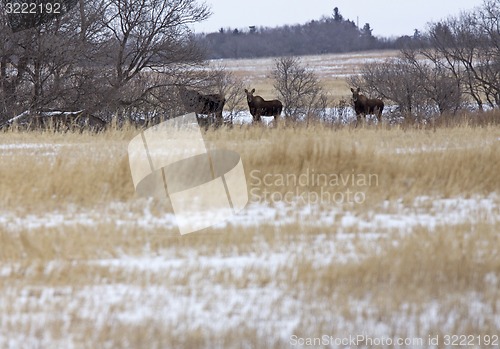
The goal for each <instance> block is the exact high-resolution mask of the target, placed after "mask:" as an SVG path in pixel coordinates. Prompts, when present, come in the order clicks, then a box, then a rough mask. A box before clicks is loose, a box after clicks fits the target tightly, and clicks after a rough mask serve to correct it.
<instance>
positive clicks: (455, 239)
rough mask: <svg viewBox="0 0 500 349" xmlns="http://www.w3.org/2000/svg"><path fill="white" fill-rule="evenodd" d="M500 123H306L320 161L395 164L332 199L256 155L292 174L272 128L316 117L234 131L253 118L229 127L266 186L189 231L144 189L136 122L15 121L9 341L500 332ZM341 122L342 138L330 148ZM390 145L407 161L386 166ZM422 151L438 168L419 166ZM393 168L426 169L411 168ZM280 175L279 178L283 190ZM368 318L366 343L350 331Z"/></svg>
mask: <svg viewBox="0 0 500 349" xmlns="http://www.w3.org/2000/svg"><path fill="white" fill-rule="evenodd" d="M497 131H498V129H495V128H493V129H487V130H474V129H472V130H471V129H457V130H455V131H453V130H452V131H439V132H438V135H437V136H436V135H434V134H432V133H428V132H424V131H417V132H418V133H417V132H414V131H412V132H413V133H412V132H404V131H397V130H392V131H390V130H389V131H380V130H378V131H377V130H375V129H373V130H371V129H365V130H356V131H354V130H352V129H351V130H348V129H346V130H345V131H338V132H333V131H317V130H316V131H311V133H305V134H304V139H307V141H306V140H305V141H304V142H310V139H311V135H314V136H315V137H317V138H318V141H317V142H316V143H314V142H313V143H312V145H311V146H310V148H311V149H312V150H311V151H310V152H308V151H309V150H307V148H308V147H309V145H308V144H309V143H298V145H297V151H294V154H296V156H297V157H298V158H301V154H302V153H301V151H304V152H305V153H304V154H309V155H308V156H309V158H306V157H303V159H307V161H311V164H309V165H308V166H312V167H313V168H318V164H321V163H324V162H327V163H329V162H336V165H335V166H336V168H337V167H342V166H344V167H345V168H346V169H348V170H347V175H349V174H350V173H351V168H354V167H355V166H358V165H359V162H360V161H363V163H365V164H366V165H363V166H365V167H366V169H365V167H360V168H359V171H360V172H361V173H367V172H368V171H369V170H373V171H375V172H377V173H378V176H379V177H377V183H376V187H375V186H374V187H373V188H368V189H367V190H364V189H363V199H364V200H363V202H360V203H356V202H346V200H343V201H339V202H337V201H336V200H335V199H332V197H330V196H328V197H327V198H329V200H325V199H324V198H323V200H318V190H317V188H316V189H315V188H311V187H309V186H302V185H301V184H300V183H299V185H298V187H299V188H298V189H300V190H298V191H297V192H296V191H295V189H296V188H295V187H294V186H293V185H289V186H288V187H286V188H284V189H283V190H284V191H285V192H293V193H297V194H298V195H294V196H286V199H285V196H282V195H283V190H282V191H278V190H277V189H279V188H277V186H278V185H277V184H276V182H273V183H267V184H266V182H264V185H262V183H258V182H259V179H257V175H256V174H255V173H254V174H252V171H251V170H254V171H255V169H256V168H259V169H261V170H262V171H264V170H266V171H268V172H269V173H273V176H274V177H273V178H274V179H275V180H276V179H277V178H279V177H277V176H278V174H279V173H286V172H287V171H289V170H290V168H289V167H286V165H279V160H278V159H279V157H276V158H274V157H273V158H269V159H274V160H272V161H270V160H267V159H268V158H267V156H268V155H266V154H267V153H272V152H277V153H279V152H280V151H283V152H285V153H284V154H285V155H286V154H288V153H287V152H288V150H287V149H288V147H284V146H283V147H281V148H280V146H278V149H277V148H276V147H273V148H270V145H271V144H276V145H277V144H282V143H280V142H281V139H282V138H283V139H289V138H290V134H296V133H297V132H300V131H296V130H289V131H283V132H284V133H286V134H284V135H281V134H279V133H278V132H280V131H269V132H271V133H270V135H269V138H267V140H266V136H265V135H264V136H262V133H263V132H265V131H264V130H259V129H257V130H256V131H248V132H250V135H248V134H247V133H248V132H247V133H245V132H246V131H244V130H243V131H241V130H240V131H233V132H235V133H237V132H240V133H239V134H236V135H234V136H231V135H229V134H228V136H227V137H234V138H232V139H228V140H227V143H226V144H228V145H232V146H233V147H234V148H235V150H236V151H238V152H240V153H241V155H242V159H243V160H244V164H245V166H246V170H247V172H248V173H249V174H250V175H249V176H248V178H247V182H248V185H249V193H250V202H249V204H248V205H247V207H246V208H245V209H244V210H243V211H242V212H240V213H239V214H238V215H237V216H235V217H233V218H232V219H230V220H228V221H226V222H223V223H220V224H218V225H216V226H214V227H212V228H209V229H206V230H204V231H201V232H196V233H192V234H188V235H186V236H180V235H179V233H178V230H177V225H176V221H175V216H174V214H173V213H172V212H171V211H169V210H168V209H166V208H165V206H166V205H165V204H164V203H161V202H157V201H155V200H153V199H139V198H136V197H134V196H133V195H132V194H131V192H132V191H133V188H132V189H131V188H130V186H131V180H130V178H129V177H127V176H128V173H127V171H128V168H127V167H128V163H127V159H126V148H127V142H128V139H130V137H129V136H122V135H119V136H113V137H114V138H112V139H95V140H94V139H92V138H85V137H92V136H70V135H61V136H56V138H57V139H55V140H54V139H51V138H50V137H51V136H50V135H48V136H44V135H38V136H36V137H34V138H38V139H32V140H29V139H26V138H25V136H23V135H20V136H19V137H18V136H16V134H14V135H12V136H9V137H12V139H11V140H10V141H9V142H5V143H1V144H0V154H1V155H0V158H1V162H2V164H3V165H2V167H1V168H0V170H1V171H2V174H3V178H4V181H3V182H4V183H5V182H9V181H13V182H12V183H17V187H16V185H7V184H2V185H3V186H1V189H2V192H3V196H2V201H1V204H2V209H1V215H0V238H1V244H0V245H1V246H0V255H1V256H2V260H3V263H2V265H1V266H0V277H1V278H2V283H1V286H0V287H1V289H0V292H1V293H0V294H1V296H0V314H2V315H1V317H0V347H1V348H69V349H71V348H295V347H297V348H306V347H307V348H310V347H318V348H320V347H327V348H346V347H352V348H355V347H356V348H372V347H380V348H394V347H401V348H408V347H412V348H448V347H449V348H451V347H454V346H452V345H451V344H450V345H447V344H446V338H445V336H447V335H474V336H480V337H481V338H480V339H481V340H483V344H484V340H485V338H486V337H485V336H491V340H492V343H493V342H494V338H495V337H494V336H498V335H500V333H499V332H498V330H497V329H498V328H500V312H498V311H497V309H500V301H499V299H500V297H499V291H498V290H499V289H500V288H499V286H500V261H499V258H500V257H498V256H500V253H499V252H500V251H499V249H500V244H499V241H498V231H499V227H500V194H499V193H500V191H499V189H500V182H498V177H497V175H496V174H495V173H497V172H496V169H497V167H498V164H495V163H493V162H487V161H490V160H491V159H496V158H497V155H495V154H498V150H500V138H498V132H497ZM251 132H256V134H257V135H254V133H251ZM272 132H276V133H272ZM287 132H288V133H287ZM304 132H306V131H304ZM307 132H309V131H307ZM448 133H449V134H450V135H449V136H448ZM353 135H354V137H353ZM216 136H217V134H216V135H215V136H213V137H214V138H215V137H216ZM44 137H49V138H48V140H47V139H45V138H44ZM68 137H69V138H68ZM71 137H75V138H76V139H75V140H72V139H71ZM78 137H80V138H78ZM322 137H323V138H322ZM412 137H416V138H412ZM464 137H466V138H467V139H468V141H467V142H463V140H464ZM209 138H210V137H209ZM337 138H339V139H340V140H339V141H338V142H339V143H335V142H334V143H332V145H331V149H330V148H328V147H326V146H325V148H318V144H327V142H326V141H325V139H333V140H335V139H337ZM301 139H302V138H301ZM356 139H358V140H356ZM359 139H363V140H364V141H363V142H361V141H360V140H359ZM267 142H270V143H269V144H268V143H267ZM297 142H299V141H297ZM464 143H465V144H466V146H462V145H464ZM340 144H342V149H343V150H341V149H340ZM103 145H105V146H103ZM375 145H376V146H375ZM280 149H282V150H280ZM314 149H316V150H314ZM255 153H257V154H258V155H257V156H256V155H255ZM365 153H366V155H364V154H365ZM477 154H485V155H484V156H485V157H484V159H482V158H481V159H478V161H477V163H474V164H470V166H471V167H470V169H469V168H467V169H466V170H467V171H476V170H477V172H472V173H471V178H464V179H463V180H462V182H463V188H462V187H461V185H460V183H462V182H461V181H458V180H457V181H455V180H454V178H453V174H456V175H457V176H458V175H462V173H461V171H462V168H463V167H464V166H465V167H466V165H464V164H467V162H469V163H470V162H471V161H470V160H467V159H468V158H469V157H470V158H471V159H474V158H478V157H479V155H477ZM280 156H281V155H280ZM294 156H295V155H294ZM481 156H482V155H481ZM315 157H318V160H317V161H316V162H314V161H313V160H314V159H315ZM462 157H465V160H462ZM370 159H375V161H374V162H373V163H371V162H370ZM349 161H350V162H349ZM385 161H390V162H389V164H392V166H385V167H380V169H379V167H377V166H379V163H382V162H385ZM431 161H434V162H431ZM344 162H346V164H344V165H343V163H344ZM405 162H408V164H406V163H405ZM414 162H415V163H416V164H415V165H413V163H414ZM427 162H428V163H427ZM66 163H68V164H66ZM269 163H274V164H272V167H269V166H270V165H269ZM403 163H405V165H404V166H405V167H404V168H403V167H401V168H399V167H397V166H396V165H397V164H403ZM436 164H440V165H439V166H442V168H443V169H446V171H448V172H445V173H446V175H445V176H444V177H446V178H442V177H440V174H441V172H439V171H440V170H439V169H437V168H436V167H439V166H436ZM481 164H483V165H482V166H484V167H483V168H479V169H478V168H477V167H480V166H481ZM30 166H31V167H30ZM101 166H102V167H106V166H109V167H111V168H112V170H113V171H109V173H108V172H106V171H107V170H104V169H102V170H101ZM266 166H267V167H266ZM279 166H281V167H279ZM291 166H295V165H294V163H291ZM325 166H326V165H325ZM401 166H403V165H401ZM411 166H415V167H411ZM422 167H427V168H428V169H429V170H428V171H427V172H431V173H432V172H433V171H436V175H435V176H434V175H428V176H429V177H425V179H424V180H423V181H422V183H419V182H418V181H419V178H420V177H423V176H424V174H423V173H418V170H419V168H422ZM73 168H75V170H74V172H71V173H70V174H68V176H66V175H65V174H64V173H65V171H68V169H73ZM324 168H325V169H327V168H329V167H324ZM391 168H394V171H399V172H401V173H403V172H404V171H403V170H404V169H405V168H408V169H407V171H408V173H409V174H406V175H403V176H404V177H405V178H402V179H401V178H399V176H398V175H397V173H393V172H392V171H393V170H391ZM448 168H449V170H448ZM17 169H18V170H17ZM29 169H31V170H30V171H32V172H26V171H29ZM382 169H383V170H382ZM261 170H259V171H261ZM16 171H17V172H16ZM99 171H102V172H99ZM325 171H326V170H325ZM384 171H385V172H384ZM80 172H81V173H80ZM94 172H97V174H93V173H94ZM115 172H118V173H119V175H114V174H113V173H115ZM352 172H354V169H353V170H352ZM10 173H14V174H12V175H10ZM16 173H19V174H16ZM248 173H247V174H248ZM259 173H260V172H259ZM467 173H469V172H467ZM475 173H483V176H482V178H479V176H478V175H476V174H475ZM492 173H493V174H492ZM412 175H414V177H412ZM23 176H24V178H22V177H23ZM33 178H34V179H33ZM54 178H55V179H54ZM259 178H260V177H259ZM16 180H17V181H18V182H15V181H16ZM443 180H444V181H443ZM26 181H27V182H28V183H27V184H26ZM66 181H68V183H69V182H71V183H72V184H73V185H72V186H67V185H66ZM432 181H435V182H436V183H430V182H432ZM441 181H443V183H441ZM456 183H459V185H458V187H457V186H456ZM266 186H269V187H271V188H270V189H272V190H274V191H275V192H274V195H271V196H269V197H268V198H264V197H263V195H262V190H265V189H266V188H267V187H266ZM399 186H401V187H399ZM441 187H442V188H443V189H442V190H441V189H439V188H441ZM426 188H427V189H426ZM428 188H431V189H432V188H438V189H439V190H434V189H432V190H431V189H428ZM329 189H332V188H329ZM333 189H335V190H339V191H340V190H345V188H343V187H342V188H337V187H335V188H333ZM119 190H123V192H120V191H119ZM30 195H32V198H31V199H30V197H29V196H30ZM99 195H100V196H99ZM91 196H99V199H95V200H94V199H92V198H90V197H91ZM365 199H366V200H365ZM353 336H354V337H356V338H357V340H359V341H357V342H356V345H353V344H352V342H351V345H350V346H349V345H345V344H342V340H345V339H348V338H352V337H353ZM436 336H439V343H438V344H436V345H434V344H431V343H430V342H429V341H430V338H431V337H432V338H435V337H436ZM318 340H320V341H319V342H318ZM401 340H402V342H401ZM474 340H476V341H477V340H479V339H477V338H476V339H474ZM374 341H375V344H373V343H374ZM398 342H400V343H410V342H411V343H412V344H411V345H399V344H397V345H396V344H395V343H398ZM473 347H475V348H480V347H485V346H484V345H479V344H477V345H475V346H473ZM493 347H497V346H493Z"/></svg>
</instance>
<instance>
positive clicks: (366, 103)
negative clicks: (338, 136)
mask: <svg viewBox="0 0 500 349" xmlns="http://www.w3.org/2000/svg"><path fill="white" fill-rule="evenodd" d="M359 91H360V88H359V87H358V88H357V89H356V90H355V89H353V88H351V92H352V101H353V102H354V111H355V112H356V116H357V120H356V126H358V122H359V120H361V116H363V117H364V118H365V119H366V115H367V114H374V115H376V116H377V119H378V122H379V123H380V122H381V121H382V111H383V110H384V102H382V100H381V99H378V98H373V99H370V98H367V97H366V96H364V95H362V94H360V93H359Z"/></svg>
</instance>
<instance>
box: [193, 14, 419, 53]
mask: <svg viewBox="0 0 500 349" xmlns="http://www.w3.org/2000/svg"><path fill="white" fill-rule="evenodd" d="M372 31H373V29H372V28H371V26H370V24H369V23H366V24H365V25H364V26H363V27H362V28H360V27H358V26H357V25H356V23H355V22H354V21H351V20H349V19H344V17H343V16H342V15H341V14H340V11H339V9H338V8H337V7H336V8H335V9H334V10H333V14H332V16H330V17H323V18H321V19H319V20H313V21H310V22H308V23H306V24H301V25H291V26H289V25H286V26H282V27H276V28H266V27H259V28H257V27H254V26H251V27H249V28H248V29H245V30H242V29H231V28H221V29H220V30H219V32H216V33H210V34H200V35H198V37H197V39H198V41H199V42H200V43H201V44H202V45H204V46H205V47H206V48H207V52H208V58H210V59H218V58H257V57H275V56H286V55H294V56H299V55H310V54H324V53H342V52H352V51H365V50H376V49H399V48H401V47H403V46H404V45H405V44H407V43H408V41H412V40H414V39H418V37H419V32H418V31H417V30H415V33H414V35H413V36H402V37H399V38H379V37H375V36H373V34H372Z"/></svg>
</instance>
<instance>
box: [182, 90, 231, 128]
mask: <svg viewBox="0 0 500 349" xmlns="http://www.w3.org/2000/svg"><path fill="white" fill-rule="evenodd" d="M179 95H180V98H181V101H182V104H184V108H186V110H187V111H188V112H194V113H196V118H197V119H198V122H199V123H200V124H204V125H205V126H206V127H208V126H209V125H210V123H212V121H213V119H211V116H212V115H215V126H220V125H222V123H223V117H222V110H223V109H224V104H225V103H226V99H225V98H224V96H223V95H220V94H207V95H204V94H201V93H199V92H197V91H194V90H188V89H187V88H185V87H184V86H181V87H179ZM198 114H203V115H207V118H206V119H203V118H200V117H199V116H198Z"/></svg>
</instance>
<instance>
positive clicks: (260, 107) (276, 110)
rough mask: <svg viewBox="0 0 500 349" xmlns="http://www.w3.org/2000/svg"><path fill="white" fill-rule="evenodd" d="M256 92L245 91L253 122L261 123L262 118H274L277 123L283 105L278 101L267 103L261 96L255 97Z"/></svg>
mask: <svg viewBox="0 0 500 349" xmlns="http://www.w3.org/2000/svg"><path fill="white" fill-rule="evenodd" d="M254 92H255V89H252V91H251V92H248V90H247V89H245V93H246V94H247V102H248V108H249V109H250V114H252V117H253V121H254V122H255V121H260V117H261V116H274V120H275V121H276V119H277V118H278V116H280V115H281V111H282V110H283V104H282V103H281V102H280V101H278V100H277V99H274V100H272V101H266V100H264V98H262V97H261V96H254V95H253V93H254Z"/></svg>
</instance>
